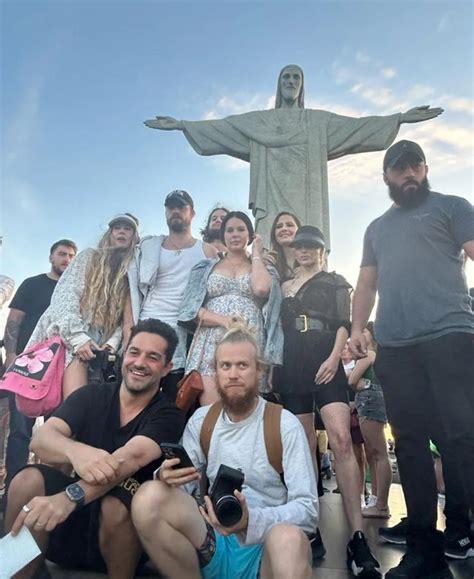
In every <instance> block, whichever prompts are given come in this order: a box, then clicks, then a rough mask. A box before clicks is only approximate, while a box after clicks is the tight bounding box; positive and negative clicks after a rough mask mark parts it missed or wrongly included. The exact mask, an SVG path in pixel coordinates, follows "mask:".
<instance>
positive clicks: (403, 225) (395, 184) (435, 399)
mask: <svg viewBox="0 0 474 579" xmlns="http://www.w3.org/2000/svg"><path fill="white" fill-rule="evenodd" d="M383 169H384V172H383V178H384V181H385V183H386V184H387V186H388V188H389V194H390V197H391V199H392V200H393V201H394V204H393V205H392V207H391V208H390V209H389V210H388V211H386V212H385V213H384V214H383V215H382V216H381V217H379V218H378V219H376V220H375V221H373V222H372V223H371V224H370V225H369V227H368V229H367V231H366V234H365V239H364V252H363V257H362V264H361V270H360V275H359V280H358V283H357V288H356V291H355V294H354V302H353V321H352V335H351V342H350V344H351V350H352V352H353V353H354V354H355V355H356V356H357V357H359V358H360V357H364V356H365V355H366V353H367V345H366V342H365V339H364V337H363V334H362V331H363V328H364V327H365V324H366V322H367V319H368V317H369V315H370V312H371V311H372V308H373V305H374V302H375V297H376V294H377V292H378V294H379V302H378V307H377V316H376V322H375V338H376V340H377V343H378V344H379V349H378V353H377V359H376V362H375V372H376V374H377V376H378V378H379V379H380V382H381V385H382V387H383V390H384V396H385V402H386V406H387V414H388V419H389V422H390V424H391V427H392V431H393V434H394V436H395V442H396V454H397V460H398V466H399V470H400V477H401V481H402V486H403V491H404V494H405V500H406V503H407V511H408V520H407V523H406V527H407V528H406V542H407V545H408V551H407V554H406V555H405V556H404V557H403V559H402V561H401V563H400V564H399V565H398V566H397V567H395V568H393V569H391V570H390V571H389V572H388V573H387V575H386V577H387V579H422V578H426V579H428V578H432V577H436V579H444V578H451V577H452V574H451V572H450V570H449V567H448V566H447V564H446V561H445V559H444V553H445V552H446V553H447V552H448V551H447V550H446V549H447V547H448V549H449V548H457V551H458V553H459V554H460V556H461V558H464V557H467V556H468V555H469V554H470V553H471V552H473V553H474V551H473V550H472V545H471V542H470V538H469V524H468V522H467V527H466V528H465V529H464V530H463V529H461V528H458V529H457V530H456V531H454V534H453V533H450V532H449V524H448V529H447V531H446V533H445V536H444V537H443V535H442V534H441V533H439V532H438V531H436V516H437V491H436V482H435V475H434V469H433V460H432V457H431V453H430V450H429V439H430V437H431V438H433V439H436V441H437V445H440V446H439V448H440V451H441V454H442V456H445V457H448V456H451V457H454V458H453V460H454V461H455V463H456V464H455V465H454V467H455V468H456V467H457V469H458V470H457V472H458V473H459V475H460V477H461V480H462V482H460V484H459V485H458V486H459V488H458V489H457V490H456V491H455V490H454V489H452V487H451V489H452V492H455V493H457V495H458V496H459V495H460V494H462V493H463V492H465V493H466V496H467V500H468V501H469V503H470V506H471V508H472V507H474V428H473V417H474V388H473V384H474V350H473V334H474V318H473V313H472V311H471V307H470V300H469V293H468V289H467V285H466V279H465V277H464V275H463V251H464V252H465V253H466V255H467V256H468V257H469V258H471V259H474V211H473V207H472V205H471V204H470V203H469V202H468V201H466V200H465V199H463V198H461V197H456V196H454V195H443V194H441V193H436V192H434V191H431V190H430V187H429V184H428V180H427V175H428V166H427V165H426V158H425V154H424V152H423V150H422V149H421V147H420V146H419V145H418V144H417V143H414V142H412V141H400V142H398V143H396V144H395V145H393V146H392V147H390V148H389V149H388V151H387V153H386V155H385V158H384V164H383ZM448 486H449V485H448ZM447 491H448V492H449V489H447ZM448 523H449V521H448ZM451 535H453V536H451ZM450 544H451V545H450Z"/></svg>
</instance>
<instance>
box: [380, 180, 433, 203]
mask: <svg viewBox="0 0 474 579" xmlns="http://www.w3.org/2000/svg"><path fill="white" fill-rule="evenodd" d="M408 184H413V185H414V186H415V187H410V188H408V189H407V188H406V186H407V185H408ZM387 186H388V194H389V195H390V199H392V201H394V202H395V203H396V204H397V205H399V206H400V207H404V208H405V209H414V208H415V207H419V206H420V205H421V204H422V203H423V201H424V200H425V199H426V198H427V197H428V194H429V192H430V184H429V182H428V179H427V178H426V177H425V178H424V179H423V181H422V182H421V183H420V184H418V183H417V182H416V181H415V180H414V179H409V180H408V181H406V182H405V183H404V184H403V185H402V186H401V187H400V186H398V185H395V184H394V183H388V184H387Z"/></svg>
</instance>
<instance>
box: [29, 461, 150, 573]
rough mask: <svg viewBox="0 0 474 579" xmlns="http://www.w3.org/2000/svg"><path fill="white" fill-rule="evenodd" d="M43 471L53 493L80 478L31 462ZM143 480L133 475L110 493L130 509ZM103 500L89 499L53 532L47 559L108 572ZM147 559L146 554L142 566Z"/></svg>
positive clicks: (75, 566)
mask: <svg viewBox="0 0 474 579" xmlns="http://www.w3.org/2000/svg"><path fill="white" fill-rule="evenodd" d="M27 468H35V469H37V470H39V471H40V473H41V475H42V477H43V480H44V486H45V495H46V496H50V495H54V494H57V493H60V492H61V491H63V490H64V489H65V488H66V487H67V486H68V485H70V484H71V483H73V482H75V481H77V480H78V479H77V477H75V478H73V477H70V476H68V475H66V474H64V473H63V472H61V471H60V470H57V469H56V468H53V467H51V466H47V465H45V464H36V465H28V466H26V467H25V468H24V469H22V470H26V469H27ZM138 486H139V483H138V482H137V481H136V480H135V479H133V478H132V477H129V478H128V479H125V481H123V483H122V484H121V485H120V486H117V487H115V488H113V489H112V490H111V491H109V492H108V493H107V494H108V496H115V497H116V498H117V499H118V500H119V501H120V502H121V503H123V504H124V505H125V506H126V507H127V509H128V510H130V508H131V504H132V498H133V495H134V494H135V492H136V490H137V489H138ZM100 503H101V501H100V500H96V501H93V502H92V503H89V504H88V505H86V506H85V507H83V508H82V509H79V510H78V511H73V512H72V513H71V514H70V515H69V517H68V518H67V519H66V520H65V521H64V523H61V524H60V525H58V526H57V527H56V528H55V529H54V531H52V532H51V533H49V544H48V550H47V551H46V559H48V560H49V561H52V562H53V563H56V564H57V565H59V566H60V567H63V568H65V569H76V570H84V571H95V572H97V573H107V566H106V564H105V561H104V558H103V557H102V554H101V552H100V548H99V521H100ZM146 561H147V557H146V556H144V555H143V556H142V558H141V560H140V563H139V568H140V567H142V565H144V564H145V562H146Z"/></svg>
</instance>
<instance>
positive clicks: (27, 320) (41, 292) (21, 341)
mask: <svg viewBox="0 0 474 579" xmlns="http://www.w3.org/2000/svg"><path fill="white" fill-rule="evenodd" d="M57 283H58V282H57V280H55V279H51V278H49V277H48V276H47V275H46V274H45V273H41V274H40V275H35V276H34V277H29V278H27V279H25V281H24V282H23V283H22V284H21V285H20V287H19V288H18V289H17V291H16V294H15V295H14V297H13V299H12V301H11V303H10V308H13V309H15V310H21V311H22V312H25V314H26V315H25V317H24V318H23V321H22V323H21V327H20V335H19V337H18V343H17V351H16V353H17V354H21V353H22V352H23V350H24V349H25V347H26V344H27V343H28V340H29V339H30V336H31V334H32V333H33V330H34V329H35V327H36V324H37V323H38V320H39V319H40V318H41V316H42V315H43V313H44V311H45V310H46V309H47V308H48V306H49V304H50V302H51V296H52V295H53V291H54V288H55V287H56V284H57Z"/></svg>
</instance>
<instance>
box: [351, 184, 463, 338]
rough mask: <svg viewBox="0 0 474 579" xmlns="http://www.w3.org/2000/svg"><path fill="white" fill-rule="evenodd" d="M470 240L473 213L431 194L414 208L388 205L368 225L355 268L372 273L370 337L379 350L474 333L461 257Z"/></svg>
mask: <svg viewBox="0 0 474 579" xmlns="http://www.w3.org/2000/svg"><path fill="white" fill-rule="evenodd" d="M471 240H474V208H473V206H472V205H471V204H470V203H469V202H468V201H467V200H466V199H463V198H462V197H456V196H454V195H443V194H441V193H435V192H433V191H431V192H430V193H429V195H428V197H427V198H426V200H425V201H424V202H423V203H422V204H421V205H420V206H418V207H416V208H413V209H408V208H403V207H396V206H392V207H391V208H390V209H389V210H388V211H386V212H385V213H384V214H383V215H381V216H380V217H379V218H377V219H375V220H374V221H372V223H371V224H370V225H369V227H368V228H367V231H366V233H365V238H364V252H363V257H362V263H361V267H365V266H375V267H376V268H377V286H378V294H379V302H378V307H377V316H376V321H375V337H376V340H377V342H378V343H379V344H380V345H382V346H407V345H410V344H416V343H418V342H422V341H426V340H431V339H434V338H437V337H440V336H442V335H445V334H449V333H452V332H468V333H474V315H473V313H472V310H471V301H470V297H469V293H468V288H467V284H466V278H465V275H464V271H463V260H462V253H461V250H462V246H463V244H464V243H466V242H467V241H471Z"/></svg>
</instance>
